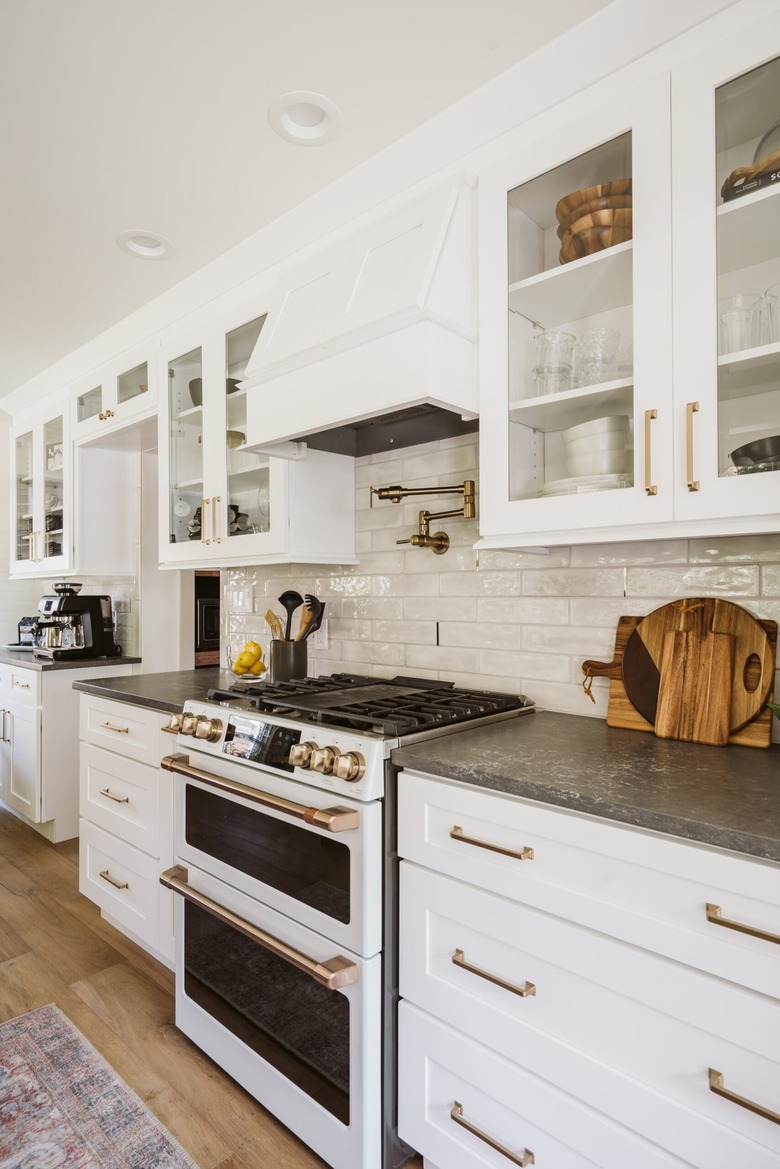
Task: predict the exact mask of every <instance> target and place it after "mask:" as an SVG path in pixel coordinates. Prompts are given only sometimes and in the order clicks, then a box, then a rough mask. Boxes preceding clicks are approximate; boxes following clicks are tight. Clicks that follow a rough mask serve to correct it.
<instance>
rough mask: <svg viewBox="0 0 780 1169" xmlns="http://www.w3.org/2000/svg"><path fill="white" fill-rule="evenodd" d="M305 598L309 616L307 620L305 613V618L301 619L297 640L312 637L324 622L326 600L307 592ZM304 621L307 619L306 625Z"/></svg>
mask: <svg viewBox="0 0 780 1169" xmlns="http://www.w3.org/2000/svg"><path fill="white" fill-rule="evenodd" d="M304 600H305V602H306V613H308V614H309V617H308V620H307V619H306V614H304V616H303V618H302V619H301V627H300V629H299V630H298V636H297V637H296V639H295V640H296V641H304V640H307V639H308V638H309V637H311V635H312V633H314V631H315V630H317V629H319V627H320V625H321V624H322V613H323V610H324V608H325V604H324V602H323V601H320V600H319V599H318V598H317V597H315V596H313V595H312V594H311V593H305V594H304ZM304 621H306V624H305V625H304Z"/></svg>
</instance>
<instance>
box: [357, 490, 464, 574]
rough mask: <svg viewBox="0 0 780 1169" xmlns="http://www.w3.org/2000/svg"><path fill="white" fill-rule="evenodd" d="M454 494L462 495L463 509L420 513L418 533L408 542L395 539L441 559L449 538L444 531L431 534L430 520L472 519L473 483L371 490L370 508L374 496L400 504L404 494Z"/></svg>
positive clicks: (447, 546)
mask: <svg viewBox="0 0 780 1169" xmlns="http://www.w3.org/2000/svg"><path fill="white" fill-rule="evenodd" d="M453 493H457V494H459V495H462V496H463V507H459V508H457V509H456V510H454V511H421V512H420V514H419V517H418V526H419V529H420V530H419V531H418V532H415V533H414V535H413V536H410V537H409V538H408V540H396V544H412V545H413V547H415V548H430V549H431V551H433V552H435V553H436V555H437V556H441V555H442V553H443V552H446V551H447V549H448V548H449V546H450V538H449V536H448V535H447V533H446V532H434V533H433V535H431V532H430V527H431V520H444V519H447V518H449V517H450V516H463V518H464V519H467V520H473V519H474V517H475V516H476V514H477V509H476V505H475V502H474V480H473V479H466V480H465V481H464V482H463V483H459V484H458V485H457V486H456V487H372V488H371V496H372V500H371V506H372V507H373V496H374V495H376V496H377V498H378V499H389V500H390V501H391V503H400V502H401V500H402V499H405V498H406V496H407V495H452V494H453Z"/></svg>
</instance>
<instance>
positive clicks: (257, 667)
mask: <svg viewBox="0 0 780 1169" xmlns="http://www.w3.org/2000/svg"><path fill="white" fill-rule="evenodd" d="M264 672H265V666H264V664H263V663H262V662H259V661H258V662H255V664H254V665H253V666H250V667H249V673H250V674H262V673H264Z"/></svg>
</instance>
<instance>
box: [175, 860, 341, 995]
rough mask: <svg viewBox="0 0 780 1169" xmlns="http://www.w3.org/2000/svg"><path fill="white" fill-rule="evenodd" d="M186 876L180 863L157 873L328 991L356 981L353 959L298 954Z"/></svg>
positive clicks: (189, 897) (190, 898)
mask: <svg viewBox="0 0 780 1169" xmlns="http://www.w3.org/2000/svg"><path fill="white" fill-rule="evenodd" d="M188 876H189V874H188V872H187V869H185V868H184V866H183V865H174V866H173V868H171V869H166V870H165V872H164V873H162V874H161V875H160V884H161V885H164V886H165V888H166V889H172V890H173V892H174V893H178V894H179V895H180V896H181V897H183V898H184V899H185V900H186V901H191V902H192V904H193V905H197V906H199V908H200V909H203V910H205V911H206V913H210V914H211V915H212V917H216V918H217V920H218V921H221V922H224V924H225V925H229V926H230V927H231V929H235V930H238V932H239V933H241V934H243V935H244V937H246V938H249V939H250V940H251V941H253V942H257V944H258V945H259V946H262V947H263V948H264V949H265V950H268V951H270V953H271V954H276V956H277V957H278V958H282V959H283V960H284V961H285V962H288V963H289V964H290V965H291V966H295V967H296V969H297V970H302V971H303V973H304V974H308V975H309V977H310V978H313V979H314V981H315V982H318V983H319V984H320V986H324V987H327V989H328V990H339V989H340V988H341V987H342V986H350V985H351V984H352V983H353V982H357V980H358V978H359V976H360V968H359V967H358V964H357V962H351V961H350V960H349V959H348V958H343V957H342V956H341V955H340V954H337V955H336V957H335V958H329V959H328V960H327V961H326V962H318V961H317V960H316V958H309V957H308V955H307V954H302V953H301V952H300V950H294V949H293V947H292V946H288V945H287V943H286V942H282V941H281V940H280V939H279V938H275V937H274V936H273V934H268V933H266V932H265V930H261V929H258V927H257V926H256V925H252V924H251V922H248V921H244V919H243V918H242V917H239V916H238V915H237V914H235V913H231V911H230V910H229V909H225V908H224V907H223V906H222V905H218V904H217V903H216V901H212V900H211V898H210V897H206V895H205V894H204V893H199V892H198V890H197V889H193V888H192V886H191V885H189V884H188V883H187V878H188Z"/></svg>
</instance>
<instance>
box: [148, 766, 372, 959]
mask: <svg viewBox="0 0 780 1169" xmlns="http://www.w3.org/2000/svg"><path fill="white" fill-rule="evenodd" d="M171 764H172V766H171V767H170V769H171V770H172V771H173V772H174V778H173V782H174V784H175V787H174V809H175V825H176V829H175V832H176V856H177V858H178V859H179V860H180V861H181V863H182V864H184V865H188V864H192V865H196V866H197V867H198V868H200V869H203V870H204V871H205V872H208V873H210V874H212V875H214V876H216V877H219V878H220V879H221V880H222V881H225V882H226V883H227V884H228V885H232V886H233V887H234V888H235V889H238V890H240V891H241V892H242V893H245V894H247V895H248V896H249V897H253V898H255V899H257V900H259V901H262V902H263V903H264V904H266V905H270V906H271V907H272V908H273V909H278V910H279V911H280V912H282V913H284V914H286V915H287V916H288V917H291V918H294V919H295V920H296V921H299V922H301V923H302V924H303V925H305V926H308V927H309V928H310V929H313V930H316V932H317V933H319V934H323V935H325V937H328V938H330V939H332V940H333V941H334V942H338V943H339V944H340V945H343V946H346V947H348V948H349V949H351V950H353V951H354V952H355V953H356V954H361V955H363V956H364V957H370V956H371V955H372V954H376V953H378V952H379V950H380V949H381V937H382V933H381V925H382V806H381V803H379V802H375V803H368V804H361V803H358V802H357V801H353V800H347V799H345V798H344V797H343V796H334V794H333V793H332V792H328V791H320V790H319V789H317V788H313V787H308V786H307V785H305V784H301V783H298V782H297V781H294V780H286V779H284V778H280V777H279V776H276V775H273V774H272V773H271V772H266V771H263V770H256V769H254V768H253V769H252V770H251V772H250V773H249V774H248V769H247V768H244V767H242V766H241V765H240V764H236V763H231V762H230V761H228V760H225V759H219V758H215V757H214V756H209V757H207V758H205V759H204V765H203V766H202V767H201V766H200V761H199V760H197V757H195V759H194V760H189V759H188V757H187V756H175V757H174V759H173V760H172V761H171ZM248 779H250V780H251V783H252V787H251V788H249V787H247V786H246V781H247V780H248ZM320 810H322V812H324V813H326V814H321V812H320ZM312 821H315V822H312ZM316 821H319V822H316Z"/></svg>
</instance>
